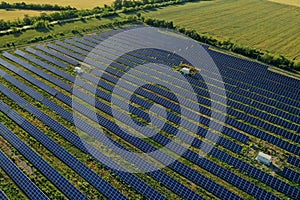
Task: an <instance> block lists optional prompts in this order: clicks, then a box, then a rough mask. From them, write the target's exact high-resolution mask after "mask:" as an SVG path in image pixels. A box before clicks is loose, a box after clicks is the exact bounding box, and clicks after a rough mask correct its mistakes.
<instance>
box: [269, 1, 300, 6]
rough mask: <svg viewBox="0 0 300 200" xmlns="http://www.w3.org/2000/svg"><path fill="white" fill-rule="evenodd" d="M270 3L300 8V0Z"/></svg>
mask: <svg viewBox="0 0 300 200" xmlns="http://www.w3.org/2000/svg"><path fill="white" fill-rule="evenodd" d="M269 1H271V2H276V3H281V4H286V5H291V6H298V7H300V0H269Z"/></svg>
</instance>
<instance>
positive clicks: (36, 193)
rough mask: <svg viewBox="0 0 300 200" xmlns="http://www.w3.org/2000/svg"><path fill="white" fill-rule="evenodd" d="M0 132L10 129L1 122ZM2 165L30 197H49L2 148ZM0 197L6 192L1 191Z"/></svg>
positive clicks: (45, 199)
mask: <svg viewBox="0 0 300 200" xmlns="http://www.w3.org/2000/svg"><path fill="white" fill-rule="evenodd" d="M0 130H1V132H0V134H1V135H2V134H4V133H2V131H8V129H7V128H6V127H5V126H4V125H3V124H1V123H0ZM0 167H1V169H3V170H4V171H5V173H6V174H7V175H8V176H9V177H10V178H11V179H12V180H13V181H14V182H15V183H16V184H17V185H18V187H19V188H20V189H21V190H22V191H23V192H24V193H25V194H26V195H27V197H28V198H30V199H40V200H47V199H49V198H48V197H47V196H46V195H45V194H44V193H43V192H42V191H41V190H40V189H39V188H38V187H37V186H36V185H35V184H34V183H33V182H32V181H31V180H30V179H29V178H28V177H27V176H26V175H25V174H24V173H23V172H22V171H21V170H20V169H19V168H18V167H17V166H16V165H15V164H14V163H13V162H12V161H11V160H10V159H9V158H8V157H7V156H6V155H5V154H4V153H3V152H2V151H1V150H0ZM0 199H1V200H2V199H5V195H4V193H0Z"/></svg>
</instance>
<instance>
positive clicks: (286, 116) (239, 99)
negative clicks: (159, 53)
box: [144, 57, 300, 130]
mask: <svg viewBox="0 0 300 200" xmlns="http://www.w3.org/2000/svg"><path fill="white" fill-rule="evenodd" d="M144 58H145V59H146V57H144ZM173 64H175V63H173ZM235 77H236V75H235ZM199 78H201V77H199ZM225 78H226V77H225ZM198 84H199V83H198ZM238 84H240V83H237V82H235V85H238ZM228 87H229V88H228ZM247 88H248V89H249V85H248V86H247ZM226 89H229V91H230V90H231V89H233V91H234V93H230V92H228V94H229V98H232V97H235V96H236V95H235V93H239V92H240V91H242V90H238V89H237V88H236V87H233V86H230V85H226ZM231 95H232V96H231ZM244 95H245V94H243V95H242V97H243V96H244ZM253 96H254V95H251V98H252V97H253ZM254 97H256V98H258V97H257V95H256V96H254ZM234 99H237V100H238V101H242V100H243V99H241V97H239V98H234ZM260 99H261V98H260ZM267 99H268V98H267ZM258 100H259V99H258ZM248 101H250V99H249V100H248V99H247V102H248ZM245 103H246V102H245ZM246 104H247V103H246ZM277 104H278V102H277ZM285 106H286V105H285ZM268 108H272V107H268ZM273 109H274V108H273ZM291 109H293V108H291ZM274 110H275V109H274ZM299 111H300V110H299ZM268 112H270V110H268ZM275 112H276V114H277V115H279V116H281V115H280V114H281V113H282V112H281V111H280V110H277V111H275ZM282 117H284V118H288V117H291V119H292V120H293V121H294V122H295V120H296V117H295V116H292V115H289V113H283V115H282ZM288 119H290V118H288ZM283 123H288V122H283ZM289 125H290V127H291V128H292V130H296V129H297V128H298V126H297V125H296V124H289Z"/></svg>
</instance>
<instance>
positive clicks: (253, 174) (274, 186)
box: [253, 173, 288, 189]
mask: <svg viewBox="0 0 300 200" xmlns="http://www.w3.org/2000/svg"><path fill="white" fill-rule="evenodd" d="M253 175H254V176H255V174H254V173H253ZM256 178H257V177H256ZM262 181H266V179H262ZM272 187H275V188H277V189H280V188H279V187H276V186H275V185H273V186H272ZM287 187H288V186H287Z"/></svg>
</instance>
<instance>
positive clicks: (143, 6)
mask: <svg viewBox="0 0 300 200" xmlns="http://www.w3.org/2000/svg"><path fill="white" fill-rule="evenodd" d="M191 1H195V0H141V1H130V0H116V1H115V2H114V3H113V4H112V5H111V6H108V5H104V7H103V8H100V7H95V8H93V9H85V10H76V9H68V10H62V11H59V12H54V13H50V14H47V13H41V15H40V16H35V17H29V16H28V15H25V16H24V18H23V19H18V20H15V21H4V20H1V19H0V31H1V30H7V29H10V28H11V27H22V26H26V25H33V24H34V23H36V22H37V21H48V22H51V21H58V20H65V19H71V18H81V17H85V16H90V15H97V18H99V17H100V18H101V17H107V16H113V15H116V12H117V11H118V12H122V13H128V12H135V11H139V10H147V9H152V8H159V7H164V6H168V5H174V4H181V3H184V2H191Z"/></svg>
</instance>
